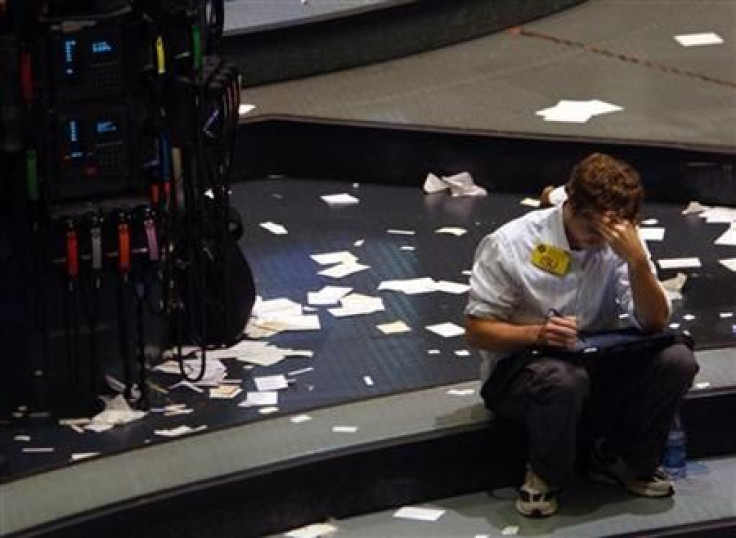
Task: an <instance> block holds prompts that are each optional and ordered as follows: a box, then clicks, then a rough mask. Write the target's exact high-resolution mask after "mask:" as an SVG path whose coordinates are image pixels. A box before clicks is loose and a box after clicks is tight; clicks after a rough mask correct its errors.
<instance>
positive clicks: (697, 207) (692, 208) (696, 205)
mask: <svg viewBox="0 0 736 538" xmlns="http://www.w3.org/2000/svg"><path fill="white" fill-rule="evenodd" d="M708 209H710V207H709V206H707V205H703V204H701V203H700V202H697V201H692V202H690V203H689V204H687V207H686V208H685V209H683V210H682V214H683V215H693V214H695V213H702V212H703V211H706V210H708Z"/></svg>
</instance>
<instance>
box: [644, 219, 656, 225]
mask: <svg viewBox="0 0 736 538" xmlns="http://www.w3.org/2000/svg"><path fill="white" fill-rule="evenodd" d="M641 224H642V226H654V225H655V224H659V221H658V220H657V219H646V220H643V221H641Z"/></svg>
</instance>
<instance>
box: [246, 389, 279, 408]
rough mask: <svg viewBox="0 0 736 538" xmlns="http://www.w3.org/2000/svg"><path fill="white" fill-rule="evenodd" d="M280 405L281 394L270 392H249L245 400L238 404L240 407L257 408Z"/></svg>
mask: <svg viewBox="0 0 736 538" xmlns="http://www.w3.org/2000/svg"><path fill="white" fill-rule="evenodd" d="M278 403H279V393H278V392H276V391H269V392H248V393H247V394H246V396H245V400H243V401H242V402H240V403H239V404H238V406H239V407H256V406H259V405H277V404H278Z"/></svg>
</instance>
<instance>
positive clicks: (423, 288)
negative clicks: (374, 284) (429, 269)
mask: <svg viewBox="0 0 736 538" xmlns="http://www.w3.org/2000/svg"><path fill="white" fill-rule="evenodd" d="M378 289H379V291H382V290H390V291H398V292H402V293H406V294H407V295H416V294H419V293H431V292H434V291H436V289H435V282H434V280H432V279H431V278H429V277H422V278H408V279H404V280H384V281H383V282H381V283H380V284H379V285H378Z"/></svg>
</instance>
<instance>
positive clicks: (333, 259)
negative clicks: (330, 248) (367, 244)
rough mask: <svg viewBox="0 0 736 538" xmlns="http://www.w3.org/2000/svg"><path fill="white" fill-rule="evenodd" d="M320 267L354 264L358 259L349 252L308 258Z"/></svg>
mask: <svg viewBox="0 0 736 538" xmlns="http://www.w3.org/2000/svg"><path fill="white" fill-rule="evenodd" d="M309 257H310V258H312V259H313V260H314V261H316V262H317V263H318V264H320V265H333V264H337V263H346V264H349V263H355V262H357V261H358V257H357V256H356V255H355V254H353V253H352V252H350V251H347V250H340V251H338V252H324V253H322V254H312V255H311V256H309Z"/></svg>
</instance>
